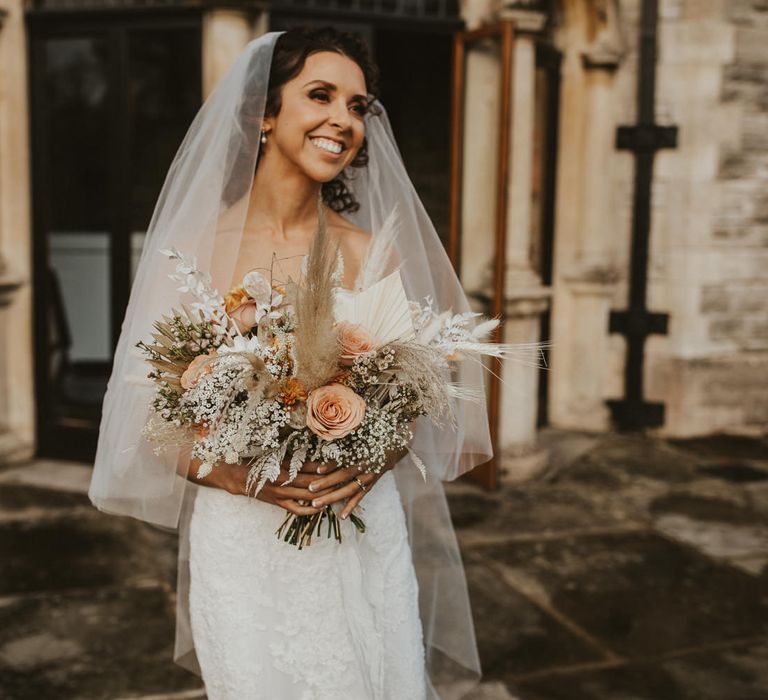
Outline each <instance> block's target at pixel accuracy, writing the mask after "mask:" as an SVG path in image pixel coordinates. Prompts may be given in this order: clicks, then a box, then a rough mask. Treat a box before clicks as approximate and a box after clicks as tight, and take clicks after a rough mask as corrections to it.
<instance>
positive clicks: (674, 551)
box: [484, 533, 768, 657]
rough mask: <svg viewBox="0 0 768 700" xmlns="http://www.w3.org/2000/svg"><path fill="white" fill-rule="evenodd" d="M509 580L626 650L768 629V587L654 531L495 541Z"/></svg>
mask: <svg viewBox="0 0 768 700" xmlns="http://www.w3.org/2000/svg"><path fill="white" fill-rule="evenodd" d="M484 556H485V557H486V558H488V559H491V560H493V561H495V562H497V563H498V564H499V565H501V567H502V568H503V570H504V571H505V575H506V577H507V580H508V581H511V582H515V581H517V582H518V585H519V586H520V587H521V588H523V589H526V588H527V589H528V590H530V589H531V587H532V586H534V587H535V588H536V589H537V590H539V591H541V592H543V594H544V596H546V601H547V603H548V605H550V606H551V607H552V608H553V609H555V610H556V611H558V613H559V614H561V615H563V616H565V617H566V618H567V619H569V620H571V621H573V622H574V623H575V624H576V625H578V626H579V627H580V628H581V629H583V630H585V631H586V632H587V633H588V634H589V635H591V636H592V637H594V638H595V639H597V640H599V641H600V642H601V643H602V644H603V645H604V646H605V647H606V648H607V649H610V650H612V651H613V652H615V653H617V654H619V655H621V656H623V657H641V656H645V655H648V654H658V653H662V652H672V651H675V650H679V649H683V648H692V647H696V646H699V645H703V644H707V643H715V642H723V641H726V640H737V639H740V638H744V637H753V636H756V635H757V634H760V633H766V634H768V589H766V587H765V586H764V584H763V582H761V581H760V580H759V579H756V578H755V577H753V576H750V575H748V574H746V573H744V572H742V571H739V570H736V569H734V568H732V567H729V566H725V565H720V564H718V563H715V562H713V561H712V560H710V559H709V558H707V557H705V556H703V555H702V554H700V553H699V552H697V551H696V550H693V549H691V548H688V547H684V546H681V545H679V544H677V543H674V542H670V541H668V540H666V539H665V538H663V537H660V536H658V535H655V534H652V533H617V534H605V535H586V536H581V537H566V538H562V539H556V540H550V541H542V542H535V543H527V542H515V543H509V544H506V545H499V546H490V547H487V548H486V549H485V551H484Z"/></svg>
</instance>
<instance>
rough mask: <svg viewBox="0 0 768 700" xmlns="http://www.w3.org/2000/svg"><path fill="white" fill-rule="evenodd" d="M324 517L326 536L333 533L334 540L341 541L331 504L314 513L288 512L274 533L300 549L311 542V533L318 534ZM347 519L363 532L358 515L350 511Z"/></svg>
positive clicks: (363, 524)
mask: <svg viewBox="0 0 768 700" xmlns="http://www.w3.org/2000/svg"><path fill="white" fill-rule="evenodd" d="M324 519H325V520H327V521H328V529H327V530H326V537H327V538H330V537H331V534H333V536H334V537H335V538H336V540H337V541H338V542H341V541H342V536H341V522H340V520H339V517H338V516H337V515H336V512H335V511H334V510H333V505H332V504H329V505H327V506H326V507H325V508H324V509H323V510H322V511H320V512H319V513H315V514H314V515H294V514H293V513H290V512H289V513H288V514H287V515H286V516H285V520H283V522H282V524H281V525H280V527H279V528H277V530H276V531H275V533H276V534H277V536H278V537H282V538H283V540H284V541H285V542H288V544H293V545H296V546H297V547H298V548H299V549H302V548H303V547H305V546H309V545H310V544H312V535H313V534H315V532H317V533H318V536H320V534H321V533H322V523H323V520H324ZM349 519H350V520H351V521H352V523H353V524H354V526H355V527H356V528H357V530H358V532H365V523H364V522H363V521H362V520H361V519H360V518H359V517H357V516H356V515H355V514H354V513H350V514H349ZM283 531H285V535H283Z"/></svg>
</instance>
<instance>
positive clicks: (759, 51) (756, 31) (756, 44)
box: [736, 26, 768, 67]
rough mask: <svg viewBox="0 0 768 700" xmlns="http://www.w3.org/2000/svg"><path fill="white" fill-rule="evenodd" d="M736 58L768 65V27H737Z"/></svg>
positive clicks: (739, 60) (742, 61) (740, 60)
mask: <svg viewBox="0 0 768 700" xmlns="http://www.w3.org/2000/svg"><path fill="white" fill-rule="evenodd" d="M736 60H737V61H738V62H739V63H752V64H761V65H765V66H767V67H768V28H766V27H744V26H741V27H739V28H738V29H736Z"/></svg>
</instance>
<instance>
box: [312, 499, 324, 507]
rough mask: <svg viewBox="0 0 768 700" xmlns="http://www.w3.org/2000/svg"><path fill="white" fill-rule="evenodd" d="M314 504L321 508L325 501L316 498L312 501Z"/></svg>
mask: <svg viewBox="0 0 768 700" xmlns="http://www.w3.org/2000/svg"><path fill="white" fill-rule="evenodd" d="M312 505H313V506H314V507H315V508H319V507H320V506H321V505H323V502H322V501H321V500H319V499H317V498H316V499H315V500H314V501H312Z"/></svg>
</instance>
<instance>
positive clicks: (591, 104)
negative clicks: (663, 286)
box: [549, 2, 629, 431]
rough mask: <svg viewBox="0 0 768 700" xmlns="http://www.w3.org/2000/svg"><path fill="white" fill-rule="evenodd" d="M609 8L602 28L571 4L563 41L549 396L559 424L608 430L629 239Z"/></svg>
mask: <svg viewBox="0 0 768 700" xmlns="http://www.w3.org/2000/svg"><path fill="white" fill-rule="evenodd" d="M603 4H604V5H605V8H606V12H605V13H603V14H602V15H601V22H602V24H601V23H600V22H597V20H596V19H595V17H593V16H590V15H589V14H588V13H587V12H586V11H584V8H580V9H579V8H577V7H576V6H575V5H572V6H571V9H570V11H567V12H566V17H565V21H564V22H563V30H562V31H561V33H560V35H559V36H558V37H557V39H558V44H560V47H561V49H562V50H563V63H562V71H561V81H562V82H561V96H560V126H559V129H560V140H559V152H558V173H557V202H556V209H555V247H554V255H555V257H554V261H553V263H554V265H553V281H552V287H553V299H552V324H551V339H552V349H551V353H550V357H551V370H550V372H551V373H550V396H549V417H550V422H551V424H552V425H554V426H556V427H561V428H572V429H577V430H579V429H581V430H594V431H603V430H606V429H608V428H609V427H610V414H609V411H608V408H607V406H606V405H605V399H606V398H607V396H606V393H607V392H608V387H609V386H611V382H613V383H614V384H616V383H617V382H620V378H621V373H622V368H621V367H619V366H613V364H615V362H614V363H613V364H612V362H613V357H614V356H617V353H613V354H612V353H611V347H612V346H611V343H612V342H613V341H614V340H618V341H620V340H621V339H615V338H613V337H611V336H609V334H608V318H609V312H610V309H611V304H612V301H613V299H614V298H615V297H616V292H617V281H618V280H619V277H620V273H619V266H618V264H617V259H616V258H617V246H618V245H621V244H623V243H624V242H625V240H626V236H628V235H629V234H628V231H626V232H625V231H624V228H623V227H621V226H620V222H619V221H618V217H617V215H616V209H617V207H616V203H615V202H614V201H612V199H611V198H612V197H615V196H616V189H617V188H616V186H615V173H614V172H612V169H613V168H614V167H615V162H616V161H615V153H614V139H615V132H616V124H617V116H618V115H616V114H615V112H614V109H613V105H614V104H615V94H614V90H615V85H614V72H615V69H616V68H617V67H618V65H619V61H620V58H621V56H622V46H621V42H620V36H619V34H618V32H617V31H616V27H615V22H616V17H615V14H614V13H612V12H608V11H607V9H608V8H610V7H612V5H611V3H607V2H606V3H603ZM606 23H607V24H606ZM595 27H597V29H595ZM620 231H621V235H619V232H620ZM616 389H617V391H618V393H621V386H620V384H619V386H618V387H616Z"/></svg>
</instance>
